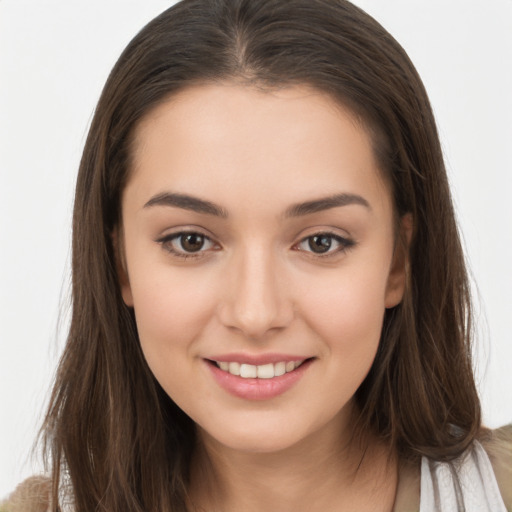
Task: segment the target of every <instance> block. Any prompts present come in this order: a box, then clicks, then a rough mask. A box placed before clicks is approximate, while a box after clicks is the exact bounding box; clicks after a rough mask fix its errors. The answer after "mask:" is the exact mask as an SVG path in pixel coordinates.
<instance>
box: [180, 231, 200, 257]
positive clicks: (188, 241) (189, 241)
mask: <svg viewBox="0 0 512 512" xmlns="http://www.w3.org/2000/svg"><path fill="white" fill-rule="evenodd" d="M178 240H179V243H180V245H181V247H182V249H183V250H184V251H185V252H197V251H200V250H201V249H202V248H203V246H204V242H205V237H204V236H203V235H200V234H199V233H187V234H184V235H180V237H179V238H178Z"/></svg>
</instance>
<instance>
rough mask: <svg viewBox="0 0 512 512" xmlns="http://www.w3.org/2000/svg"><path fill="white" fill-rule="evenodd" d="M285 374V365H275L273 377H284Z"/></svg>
mask: <svg viewBox="0 0 512 512" xmlns="http://www.w3.org/2000/svg"><path fill="white" fill-rule="evenodd" d="M285 373H286V363H284V362H282V363H276V364H275V366H274V376H275V377H279V376H280V375H284V374H285Z"/></svg>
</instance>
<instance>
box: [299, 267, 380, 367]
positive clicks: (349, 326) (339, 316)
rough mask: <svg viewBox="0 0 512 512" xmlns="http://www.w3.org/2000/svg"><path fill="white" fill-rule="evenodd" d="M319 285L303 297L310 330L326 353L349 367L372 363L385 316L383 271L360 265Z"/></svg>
mask: <svg viewBox="0 0 512 512" xmlns="http://www.w3.org/2000/svg"><path fill="white" fill-rule="evenodd" d="M318 284H319V283H317V286H309V287H308V293H307V294H304V297H305V299H304V302H303V307H302V309H303V311H304V312H305V313H304V316H305V318H306V319H307V322H308V323H309V325H310V327H311V328H312V329H313V330H314V331H315V332H317V333H318V334H319V335H320V336H321V337H322V338H323V339H324V340H325V341H326V347H327V350H328V351H329V352H331V353H335V354H336V353H339V354H342V355H343V358H345V360H346V361H351V364H352V363H355V364H356V366H357V362H360V363H362V364H363V365H364V364H366V363H364V361H367V360H368V359H371V360H373V357H374V355H375V352H376V350H377V347H378V344H379V340H380V335H381V330H382V322H383V318H384V312H385V300H384V299H385V289H386V272H385V269H384V268H382V269H380V268H379V266H378V264H377V265H375V264H374V266H373V267H369V266H367V265H361V266H360V267H354V268H353V269H351V271H346V270H345V269H344V270H343V271H340V272H337V271H335V272H333V273H332V275H331V276H329V277H328V278H326V279H323V282H322V284H321V286H318ZM370 364H371V362H370Z"/></svg>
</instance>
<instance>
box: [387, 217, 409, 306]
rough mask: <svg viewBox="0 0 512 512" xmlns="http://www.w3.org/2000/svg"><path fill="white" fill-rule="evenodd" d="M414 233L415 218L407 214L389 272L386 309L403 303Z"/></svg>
mask: <svg viewBox="0 0 512 512" xmlns="http://www.w3.org/2000/svg"><path fill="white" fill-rule="evenodd" d="M412 232H413V218H412V215H411V214H410V213H406V214H405V215H404V216H403V217H402V218H401V219H400V232H399V234H398V238H397V242H396V246H395V251H394V253H393V261H392V263H391V268H390V271H389V276H388V282H387V286H386V297H385V307H386V309H390V308H394V307H395V306H397V305H398V304H400V302H402V299H403V296H404V293H405V289H406V286H407V280H408V274H409V248H410V244H411V238H412Z"/></svg>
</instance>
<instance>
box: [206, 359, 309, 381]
mask: <svg viewBox="0 0 512 512" xmlns="http://www.w3.org/2000/svg"><path fill="white" fill-rule="evenodd" d="M304 361H305V359H302V360H299V361H280V362H277V363H268V364H262V365H253V364H246V363H238V362H227V361H214V363H215V364H216V365H217V367H218V368H220V369H221V370H222V371H224V372H227V373H230V374H231V375H236V376H237V377H242V378H243V379H273V378H274V377H280V376H281V375H284V374H285V373H290V372H292V371H293V370H295V369H296V368H298V367H299V366H300V365H301V364H302V363H304Z"/></svg>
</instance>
